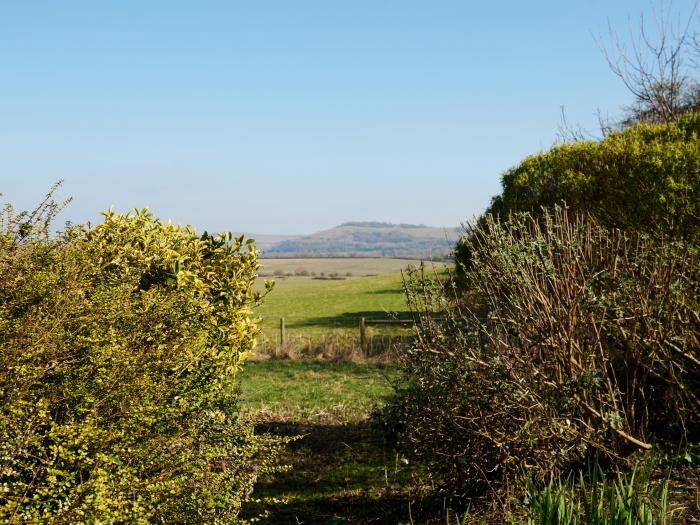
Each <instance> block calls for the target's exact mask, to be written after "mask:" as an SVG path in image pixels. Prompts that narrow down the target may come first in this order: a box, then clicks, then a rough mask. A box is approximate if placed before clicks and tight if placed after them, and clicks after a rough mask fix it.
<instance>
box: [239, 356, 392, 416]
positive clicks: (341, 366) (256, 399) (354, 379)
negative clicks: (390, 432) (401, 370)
mask: <svg viewBox="0 0 700 525" xmlns="http://www.w3.org/2000/svg"><path fill="white" fill-rule="evenodd" d="M396 374H397V372H396V367H395V366H392V365H388V364H384V363H352V362H347V361H345V362H336V363H333V362H331V363H324V362H319V361H289V360H286V361H275V360H269V361H250V362H247V363H246V364H245V366H244V368H243V373H242V374H241V382H242V392H243V407H244V410H245V412H246V413H248V414H254V416H255V417H256V418H257V419H260V420H264V421H302V420H303V421H305V422H307V423H315V424H338V423H358V422H359V421H362V420H364V419H366V418H367V415H368V414H369V412H370V410H371V409H372V407H373V406H374V405H375V404H377V403H378V402H379V401H381V399H382V398H383V397H384V396H386V395H388V394H389V393H391V381H392V380H393V379H394V378H395V377H396Z"/></svg>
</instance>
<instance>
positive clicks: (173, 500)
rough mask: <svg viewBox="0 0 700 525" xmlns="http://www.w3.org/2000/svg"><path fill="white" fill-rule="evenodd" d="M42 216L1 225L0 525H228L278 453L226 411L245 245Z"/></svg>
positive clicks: (142, 224) (250, 326)
mask: <svg viewBox="0 0 700 525" xmlns="http://www.w3.org/2000/svg"><path fill="white" fill-rule="evenodd" d="M43 211H46V209H44V210H43ZM49 214H50V213H49ZM47 222H48V221H47V220H46V218H45V217H43V216H42V210H39V212H38V213H37V214H35V215H34V217H30V216H28V215H19V216H17V215H13V214H12V211H11V209H10V208H7V209H6V213H5V216H4V217H3V219H2V221H0V227H1V231H0V406H1V407H2V411H1V413H0V522H7V521H9V522H70V523H81V522H85V523H87V522H89V523H95V522H99V523H127V522H128V523H154V522H155V523H183V522H186V523H193V522H200V523H217V522H226V523H231V522H235V519H236V516H237V514H238V511H239V508H240V505H241V502H242V501H243V500H244V499H245V498H246V497H247V495H248V494H249V493H250V491H251V490H252V486H253V483H254V481H255V478H256V476H257V474H258V473H259V472H263V471H266V470H270V469H273V468H274V467H273V466H272V460H273V458H274V455H275V453H276V450H277V447H278V444H277V443H275V442H272V441H271V440H270V439H268V438H265V437H257V436H254V435H253V432H252V429H251V428H249V427H248V426H246V425H245V424H244V423H242V422H241V421H239V419H238V417H237V406H236V400H237V394H236V385H235V382H234V380H235V376H236V371H237V369H238V367H239V366H240V363H241V361H242V359H243V358H244V357H245V356H246V354H247V353H248V352H249V351H251V349H252V347H253V344H254V339H255V336H256V333H257V327H256V325H255V323H254V322H251V320H250V319H249V308H250V307H251V306H252V305H253V304H255V303H256V302H257V299H258V297H257V294H255V293H254V292H253V291H252V290H251V285H252V283H253V281H254V279H255V277H256V273H257V268H258V263H257V255H258V252H257V249H256V248H255V247H254V246H253V245H252V244H250V243H249V242H248V243H244V242H243V239H242V238H235V239H232V238H231V237H230V236H222V237H214V236H211V235H207V234H204V235H197V234H196V233H195V231H194V230H193V229H191V228H190V227H180V226H175V225H172V224H163V223H162V222H160V221H159V220H158V219H157V218H156V217H154V216H153V215H152V214H150V213H149V212H147V211H146V210H143V211H135V212H134V213H132V214H126V215H121V214H115V213H113V212H111V211H110V212H108V213H105V214H104V222H103V223H102V224H99V225H97V226H95V227H72V228H69V229H68V230H67V231H66V232H64V233H63V234H61V235H60V236H59V237H55V236H54V237H51V236H49V235H48V234H47V233H46V232H47V230H48V227H47Z"/></svg>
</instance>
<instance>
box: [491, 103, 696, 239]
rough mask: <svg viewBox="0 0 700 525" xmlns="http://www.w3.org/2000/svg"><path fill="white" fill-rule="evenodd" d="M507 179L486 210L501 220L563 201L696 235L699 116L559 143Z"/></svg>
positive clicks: (609, 217) (600, 214) (621, 221)
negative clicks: (515, 213) (599, 138)
mask: <svg viewBox="0 0 700 525" xmlns="http://www.w3.org/2000/svg"><path fill="white" fill-rule="evenodd" d="M502 185H503V192H502V193H501V194H500V195H498V196H497V197H495V198H494V199H493V201H492V203H491V206H490V208H489V209H488V210H487V212H489V213H492V214H494V215H497V216H500V217H501V218H503V219H505V218H507V217H508V214H509V213H511V212H521V211H528V212H536V213H539V211H540V209H541V208H542V207H543V206H544V207H551V206H553V205H554V204H562V203H564V202H565V203H566V204H567V205H568V206H569V207H570V208H571V209H573V210H576V211H578V212H590V213H591V214H592V215H593V216H594V217H595V218H596V219H597V220H598V221H600V222H601V223H602V224H604V225H605V226H609V227H618V228H624V229H630V228H631V229H636V230H644V231H652V230H658V231H662V232H663V233H664V234H669V235H671V236H673V237H680V238H685V239H691V238H695V239H697V237H698V233H699V232H700V228H699V226H698V225H699V224H700V199H698V198H697V196H698V195H699V194H700V114H688V115H686V116H683V117H681V118H680V119H679V120H678V121H677V122H675V123H672V124H663V125H661V124H638V125H636V126H634V127H632V128H628V129H625V130H624V131H618V132H613V133H611V134H610V135H609V136H608V137H606V138H605V139H603V140H601V141H581V142H573V143H568V144H562V145H559V146H556V147H554V148H552V149H550V150H549V151H546V152H543V153H540V154H537V155H531V156H529V157H527V158H526V159H525V160H524V161H523V162H522V163H521V164H520V165H518V166H516V167H515V168H512V169H510V170H508V171H507V172H505V173H504V174H503V177H502Z"/></svg>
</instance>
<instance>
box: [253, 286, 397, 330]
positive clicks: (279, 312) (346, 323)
mask: <svg viewBox="0 0 700 525" xmlns="http://www.w3.org/2000/svg"><path fill="white" fill-rule="evenodd" d="M392 313H395V314H397V315H398V316H400V317H404V318H405V317H407V316H408V311H407V307H406V299H405V297H404V293H403V287H402V280H401V275H400V274H399V273H391V274H386V275H376V276H372V277H357V278H353V279H346V280H340V281H334V280H317V279H310V278H305V277H294V278H287V279H281V280H278V281H276V284H275V288H274V289H273V291H272V292H271V293H270V294H269V295H268V296H267V297H266V298H265V300H264V303H263V304H262V306H260V307H259V308H258V309H256V310H255V312H254V315H256V316H259V317H262V319H263V323H262V328H263V332H264V333H265V334H266V335H267V336H268V337H273V338H274V337H275V335H276V334H277V330H278V327H279V319H280V318H281V317H284V319H285V324H286V328H287V333H288V335H290V336H293V335H305V336H320V335H325V334H329V333H338V332H340V333H342V334H348V333H352V334H355V333H356V332H357V326H358V319H359V318H360V317H366V318H373V319H379V318H381V319H385V318H388V317H389V316H390V315H391V314H392Z"/></svg>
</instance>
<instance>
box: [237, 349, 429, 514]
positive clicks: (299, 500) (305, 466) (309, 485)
mask: <svg viewBox="0 0 700 525" xmlns="http://www.w3.org/2000/svg"><path fill="white" fill-rule="evenodd" d="M396 375H397V371H396V369H395V368H394V367H392V366H388V365H383V364H357V363H350V362H340V363H320V362H314V361H256V362H250V363H247V364H246V366H245V369H244V373H243V374H242V376H241V380H242V396H243V406H242V408H243V411H244V413H246V414H247V416H248V417H251V418H253V420H254V421H256V428H257V431H259V432H270V433H272V434H276V435H281V436H290V435H302V436H303V437H302V438H301V439H299V440H298V441H295V442H293V443H291V444H289V445H288V446H287V448H286V451H285V453H284V455H283V458H282V460H283V462H285V463H286V464H288V465H291V470H290V471H289V472H286V473H283V474H278V475H277V476H275V477H274V478H270V479H263V480H260V481H259V483H258V485H257V486H256V488H255V495H256V496H257V497H258V498H260V501H261V503H260V504H258V505H252V506H250V507H249V508H248V511H249V512H251V513H254V512H256V511H258V510H260V508H261V507H262V508H266V509H267V510H268V512H269V515H268V517H267V518H266V519H265V520H264V522H265V523H271V524H272V523H274V524H279V525H286V524H293V525H299V524H340V523H343V524H365V523H377V524H379V523H381V524H392V523H394V524H396V523H408V522H409V506H410V505H409V502H410V501H411V498H412V495H411V491H412V490H413V489H412V487H414V486H415V485H416V484H415V482H414V477H413V476H414V475H415V472H413V471H411V469H409V468H408V467H406V466H405V465H403V464H402V462H401V461H400V456H399V454H398V453H397V452H396V451H395V450H393V449H392V448H391V447H387V446H385V445H384V443H383V442H382V440H381V438H380V437H379V436H378V435H377V434H376V433H375V432H374V431H373V430H372V428H371V426H370V424H369V421H368V417H367V416H368V414H369V411H370V410H371V408H372V406H373V405H375V404H379V403H381V401H382V399H383V397H384V396H386V395H387V394H389V393H390V392H391V385H390V380H391V379H392V378H394V377H396Z"/></svg>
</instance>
